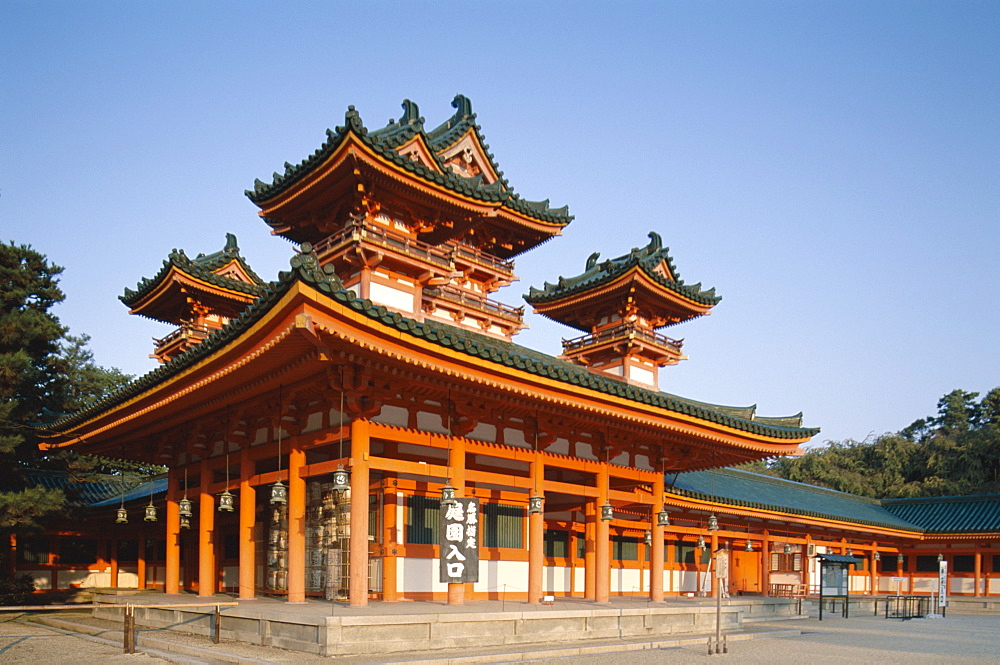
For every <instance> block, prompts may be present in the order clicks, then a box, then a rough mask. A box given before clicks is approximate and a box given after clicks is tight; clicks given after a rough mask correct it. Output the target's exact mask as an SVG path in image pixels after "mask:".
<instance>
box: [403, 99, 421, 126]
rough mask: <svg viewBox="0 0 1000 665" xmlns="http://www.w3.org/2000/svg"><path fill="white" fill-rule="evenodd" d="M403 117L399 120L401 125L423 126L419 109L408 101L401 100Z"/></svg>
mask: <svg viewBox="0 0 1000 665" xmlns="http://www.w3.org/2000/svg"><path fill="white" fill-rule="evenodd" d="M402 106H403V117H402V118H400V119H399V124H401V125H412V124H414V123H420V124H423V122H424V119H423V118H421V117H420V107H418V106H417V105H416V103H414V102H411V101H410V100H409V99H404V100H403V104H402Z"/></svg>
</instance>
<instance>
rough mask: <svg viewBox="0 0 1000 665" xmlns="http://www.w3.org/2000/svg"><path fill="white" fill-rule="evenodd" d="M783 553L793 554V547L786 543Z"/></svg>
mask: <svg viewBox="0 0 1000 665" xmlns="http://www.w3.org/2000/svg"><path fill="white" fill-rule="evenodd" d="M782 551H783V552H784V553H785V554H791V553H792V546H791V545H789V544H788V543H785V547H784V548H783V549H782Z"/></svg>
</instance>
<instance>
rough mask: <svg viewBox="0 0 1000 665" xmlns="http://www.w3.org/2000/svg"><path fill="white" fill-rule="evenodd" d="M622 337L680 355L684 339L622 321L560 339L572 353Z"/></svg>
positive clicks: (567, 351) (564, 348)
mask: <svg viewBox="0 0 1000 665" xmlns="http://www.w3.org/2000/svg"><path fill="white" fill-rule="evenodd" d="M623 339H636V340H640V341H643V342H646V343H647V344H651V345H653V346H655V347H657V348H660V349H664V350H666V351H670V352H672V353H676V354H677V355H680V353H681V347H682V346H684V340H682V339H673V338H670V337H667V336H666V335H661V334H660V333H658V332H656V331H655V330H649V329H647V328H640V327H638V326H636V325H635V324H632V323H623V324H621V325H617V326H614V327H613V328H605V329H603V330H598V331H597V332H595V333H590V334H588V335H581V336H580V337H574V338H573V339H564V340H563V341H562V345H563V352H564V353H573V352H575V351H580V350H582V349H585V348H587V347H591V346H596V345H598V344H606V343H608V342H617V341H619V340H623Z"/></svg>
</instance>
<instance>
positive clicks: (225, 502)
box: [219, 489, 234, 513]
mask: <svg viewBox="0 0 1000 665" xmlns="http://www.w3.org/2000/svg"><path fill="white" fill-rule="evenodd" d="M233 501H234V497H233V495H232V493H230V491H229V490H228V489H227V490H226V491H224V492H223V493H222V494H220V495H219V510H224V511H225V512H227V513H231V512H233Z"/></svg>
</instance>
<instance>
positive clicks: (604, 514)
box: [601, 503, 615, 522]
mask: <svg viewBox="0 0 1000 665" xmlns="http://www.w3.org/2000/svg"><path fill="white" fill-rule="evenodd" d="M614 518H615V507H614V506H612V505H611V504H610V503H606V504H604V505H603V506H601V519H602V520H604V521H605V522H610V521H611V520H613V519H614Z"/></svg>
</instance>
